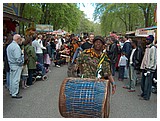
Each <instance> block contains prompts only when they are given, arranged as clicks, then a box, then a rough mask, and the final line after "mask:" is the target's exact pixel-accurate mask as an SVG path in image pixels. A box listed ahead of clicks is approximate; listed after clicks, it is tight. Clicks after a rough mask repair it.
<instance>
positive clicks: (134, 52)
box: [3, 32, 157, 100]
mask: <svg viewBox="0 0 160 121" xmlns="http://www.w3.org/2000/svg"><path fill="white" fill-rule="evenodd" d="M94 38H95V35H94V34H93V33H90V34H88V35H87V34H86V35H84V36H83V37H79V36H77V35H74V34H71V35H63V36H57V35H47V34H38V33H36V34H33V35H31V36H23V35H19V34H14V35H12V34H8V35H7V36H4V37H3V62H4V63H3V65H4V66H3V75H4V76H3V78H4V80H5V81H4V83H5V87H6V88H7V89H8V90H9V93H10V95H11V97H12V98H22V96H21V95H19V88H21V89H27V88H29V87H30V86H31V85H33V84H34V83H35V82H36V80H38V79H39V78H40V79H41V80H44V81H45V80H47V79H48V77H47V73H48V72H51V70H50V67H51V66H53V65H54V66H55V67H56V68H61V66H63V65H65V64H67V65H68V69H73V68H69V67H71V66H72V65H76V63H77V57H78V56H80V53H81V52H82V51H84V50H87V49H90V48H92V47H93V40H94ZM103 39H104V40H105V43H104V44H105V48H104V49H103V52H104V53H106V54H107V56H108V60H109V63H110V71H111V74H112V76H113V77H114V76H115V72H116V71H117V72H118V81H122V82H123V81H124V79H128V84H127V85H124V86H123V87H122V88H124V89H127V91H128V92H135V91H136V88H135V87H136V85H137V83H138V82H140V84H141V92H142V93H141V94H140V95H139V99H141V100H149V99H150V97H151V93H152V92H153V93H156V89H157V42H156V39H155V38H154V37H153V36H152V35H149V36H148V37H146V45H145V47H142V46H141V45H140V44H139V42H138V41H137V40H135V39H131V38H128V37H127V36H117V35H116V33H114V32H112V33H110V35H109V36H107V37H103ZM75 68H76V69H77V70H76V73H77V75H76V76H77V77H81V76H82V75H81V73H80V72H79V70H78V67H75ZM73 70H74V69H73ZM73 70H68V71H73ZM51 73H54V72H51ZM138 76H140V77H141V78H140V79H139V78H138ZM138 79H139V80H138ZM33 86H34V85H33ZM117 86H118V85H117Z"/></svg>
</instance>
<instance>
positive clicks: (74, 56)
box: [72, 47, 82, 63]
mask: <svg viewBox="0 0 160 121" xmlns="http://www.w3.org/2000/svg"><path fill="white" fill-rule="evenodd" d="M79 51H82V48H81V47H78V48H77V49H76V51H75V53H74V55H73V59H72V63H73V62H74V60H75V59H76V58H77V56H78V54H79Z"/></svg>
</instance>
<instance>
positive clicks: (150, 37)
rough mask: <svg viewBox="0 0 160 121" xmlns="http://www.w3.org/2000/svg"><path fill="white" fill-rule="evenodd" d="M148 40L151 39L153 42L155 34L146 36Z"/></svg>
mask: <svg viewBox="0 0 160 121" xmlns="http://www.w3.org/2000/svg"><path fill="white" fill-rule="evenodd" d="M146 40H149V41H150V42H151V43H152V42H153V40H154V37H153V35H149V36H148V37H147V38H146Z"/></svg>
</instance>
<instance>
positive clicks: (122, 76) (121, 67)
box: [118, 66, 125, 79]
mask: <svg viewBox="0 0 160 121" xmlns="http://www.w3.org/2000/svg"><path fill="white" fill-rule="evenodd" d="M124 70H125V66H120V67H119V77H118V78H120V79H124Z"/></svg>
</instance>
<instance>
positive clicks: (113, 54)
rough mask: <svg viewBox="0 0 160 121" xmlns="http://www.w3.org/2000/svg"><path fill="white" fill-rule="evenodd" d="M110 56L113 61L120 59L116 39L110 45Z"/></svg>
mask: <svg viewBox="0 0 160 121" xmlns="http://www.w3.org/2000/svg"><path fill="white" fill-rule="evenodd" d="M108 56H109V58H110V62H111V63H116V62H117V61H118V46H117V43H116V41H115V42H114V43H113V44H111V45H110V47H109V52H108Z"/></svg>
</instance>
